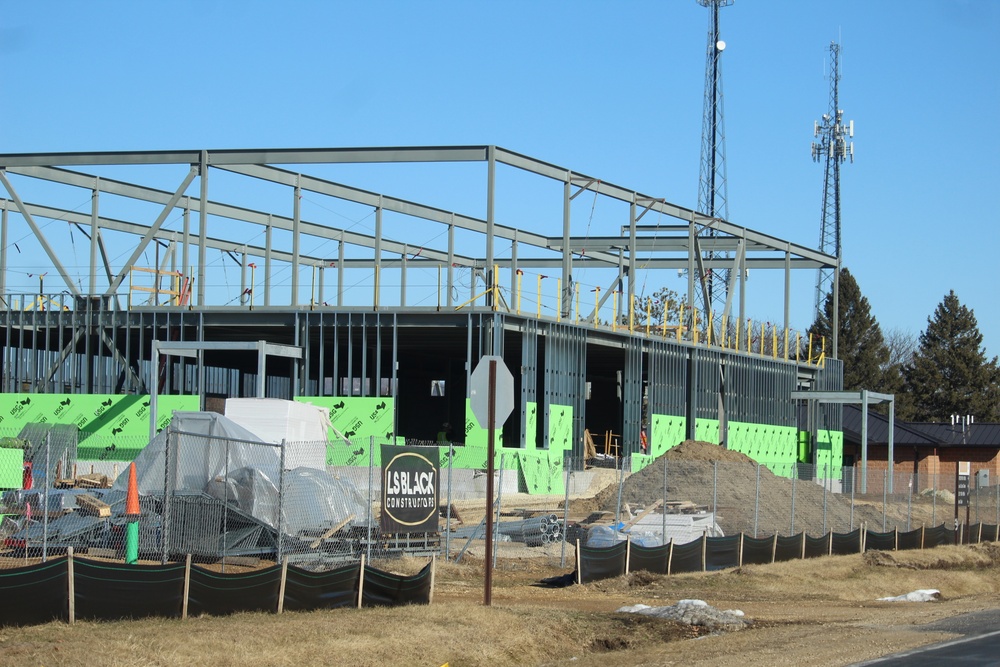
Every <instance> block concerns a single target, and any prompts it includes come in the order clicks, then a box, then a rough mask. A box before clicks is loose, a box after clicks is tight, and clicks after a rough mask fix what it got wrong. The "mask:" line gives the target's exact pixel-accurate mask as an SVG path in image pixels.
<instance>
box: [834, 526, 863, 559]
mask: <svg viewBox="0 0 1000 667" xmlns="http://www.w3.org/2000/svg"><path fill="white" fill-rule="evenodd" d="M831 551H832V552H833V555H834V556H846V555H848V554H856V553H861V529H860V528H855V529H854V530H852V531H851V532H849V533H833V544H832V547H831Z"/></svg>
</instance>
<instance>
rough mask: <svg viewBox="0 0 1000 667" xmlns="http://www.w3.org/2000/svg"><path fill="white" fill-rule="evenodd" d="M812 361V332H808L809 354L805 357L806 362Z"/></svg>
mask: <svg viewBox="0 0 1000 667" xmlns="http://www.w3.org/2000/svg"><path fill="white" fill-rule="evenodd" d="M812 362H813V335H812V332H810V333H809V356H808V357H807V358H806V364H808V365H810V366H811V365H812Z"/></svg>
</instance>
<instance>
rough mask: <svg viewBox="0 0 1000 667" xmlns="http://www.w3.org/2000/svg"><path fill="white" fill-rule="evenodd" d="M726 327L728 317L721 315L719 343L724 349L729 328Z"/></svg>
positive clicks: (727, 340) (727, 339)
mask: <svg viewBox="0 0 1000 667" xmlns="http://www.w3.org/2000/svg"><path fill="white" fill-rule="evenodd" d="M728 325H729V316H728V315H723V316H722V341H721V345H722V347H725V346H726V343H728V342H729V326H728Z"/></svg>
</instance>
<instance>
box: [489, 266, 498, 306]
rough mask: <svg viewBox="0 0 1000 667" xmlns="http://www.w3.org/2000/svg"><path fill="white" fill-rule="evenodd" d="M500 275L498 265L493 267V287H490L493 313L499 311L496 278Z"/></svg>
mask: <svg viewBox="0 0 1000 667" xmlns="http://www.w3.org/2000/svg"><path fill="white" fill-rule="evenodd" d="M499 275H500V265H499V264H494V265H493V285H492V286H491V287H490V289H491V290H493V312H496V311H498V310H500V281H499V280H497V276H499Z"/></svg>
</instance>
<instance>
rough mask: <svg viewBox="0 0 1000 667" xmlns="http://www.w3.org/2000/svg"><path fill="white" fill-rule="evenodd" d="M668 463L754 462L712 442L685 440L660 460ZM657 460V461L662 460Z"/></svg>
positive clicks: (669, 450) (744, 455) (739, 453)
mask: <svg viewBox="0 0 1000 667" xmlns="http://www.w3.org/2000/svg"><path fill="white" fill-rule="evenodd" d="M664 458H665V459H667V460H668V461H674V460H676V461H721V462H726V463H750V464H753V463H754V461H753V459H751V458H750V457H749V456H747V455H746V454H743V453H741V452H737V451H735V450H732V449H726V448H724V447H721V446H719V445H717V444H715V443H712V442H705V441H703V440H685V441H684V442H682V443H680V444H679V445H677V446H675V447H671V448H670V449H668V450H667V453H666V454H664V455H663V456H661V457H660V459H664ZM660 459H657V460H660Z"/></svg>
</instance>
